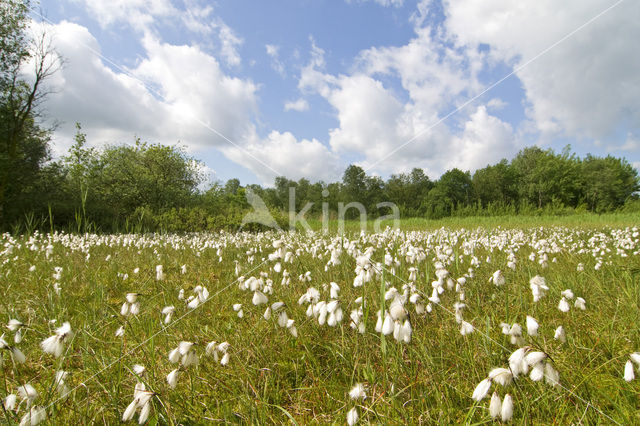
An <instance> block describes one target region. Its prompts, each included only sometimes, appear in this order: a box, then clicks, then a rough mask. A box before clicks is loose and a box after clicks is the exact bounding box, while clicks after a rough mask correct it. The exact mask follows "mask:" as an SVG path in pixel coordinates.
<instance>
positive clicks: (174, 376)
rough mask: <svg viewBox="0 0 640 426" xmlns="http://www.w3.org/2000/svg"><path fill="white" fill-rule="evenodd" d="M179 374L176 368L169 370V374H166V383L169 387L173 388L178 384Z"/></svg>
mask: <svg viewBox="0 0 640 426" xmlns="http://www.w3.org/2000/svg"><path fill="white" fill-rule="evenodd" d="M179 375H180V369H178V368H176V369H175V370H171V372H170V373H169V374H167V383H168V384H169V387H170V388H171V389H175V387H176V386H177V384H178V376H179Z"/></svg>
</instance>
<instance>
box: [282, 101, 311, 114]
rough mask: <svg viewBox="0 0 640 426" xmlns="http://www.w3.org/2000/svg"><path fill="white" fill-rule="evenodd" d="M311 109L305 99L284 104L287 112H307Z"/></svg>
mask: <svg viewBox="0 0 640 426" xmlns="http://www.w3.org/2000/svg"><path fill="white" fill-rule="evenodd" d="M308 109H309V102H307V101H306V99H304V98H298V99H296V100H295V101H288V102H285V104H284V110H285V111H300V112H302V111H307V110H308Z"/></svg>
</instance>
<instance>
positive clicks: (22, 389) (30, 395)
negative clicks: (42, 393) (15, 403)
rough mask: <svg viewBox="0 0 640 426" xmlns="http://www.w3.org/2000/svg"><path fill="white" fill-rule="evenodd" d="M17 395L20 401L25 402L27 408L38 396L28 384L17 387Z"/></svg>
mask: <svg viewBox="0 0 640 426" xmlns="http://www.w3.org/2000/svg"><path fill="white" fill-rule="evenodd" d="M18 395H19V396H20V399H22V401H26V402H27V407H29V406H31V405H32V404H33V402H34V401H35V400H36V399H37V398H38V396H39V394H38V391H37V390H36V389H35V388H34V387H33V386H32V385H31V384H30V383H25V384H24V385H22V386H19V387H18Z"/></svg>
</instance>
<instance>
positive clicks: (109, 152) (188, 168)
mask: <svg viewBox="0 0 640 426" xmlns="http://www.w3.org/2000/svg"><path fill="white" fill-rule="evenodd" d="M199 170H200V168H199V165H198V163H197V162H196V161H195V160H193V159H192V158H190V157H188V156H187V155H186V154H185V152H184V151H183V150H182V149H181V148H179V147H175V146H165V145H160V144H147V143H143V142H141V141H140V140H139V139H138V140H136V144H135V145H133V146H127V145H123V146H110V147H107V148H106V149H104V151H103V152H102V153H101V155H100V159H99V173H97V174H96V180H95V190H96V191H97V192H98V193H99V194H100V195H101V197H103V201H102V206H103V208H104V209H110V210H113V211H114V213H116V214H118V215H124V216H126V215H129V214H131V213H133V212H134V211H135V210H136V209H137V208H139V207H143V208H148V209H151V210H152V211H154V212H162V211H165V210H167V209H171V208H179V207H187V206H188V205H189V204H190V203H191V202H192V200H193V199H194V196H195V195H196V194H197V192H198V185H199V184H200V182H201V181H202V176H201V174H200V172H199ZM230 182H231V181H230ZM230 182H227V185H226V186H225V193H227V191H230V192H233V191H237V192H238V189H237V188H238V186H239V182H238V186H236V185H233V183H230ZM230 187H231V189H230ZM237 196H240V194H238V195H237Z"/></svg>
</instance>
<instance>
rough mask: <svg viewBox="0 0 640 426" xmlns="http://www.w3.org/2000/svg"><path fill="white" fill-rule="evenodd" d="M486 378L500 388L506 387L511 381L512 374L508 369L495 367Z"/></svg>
mask: <svg viewBox="0 0 640 426" xmlns="http://www.w3.org/2000/svg"><path fill="white" fill-rule="evenodd" d="M488 378H489V380H491V381H493V382H496V383H497V384H499V385H501V386H508V385H510V384H511V381H512V380H513V374H512V373H511V371H510V370H509V369H508V368H502V367H497V368H494V369H493V370H491V371H490V372H489V376H488Z"/></svg>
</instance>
